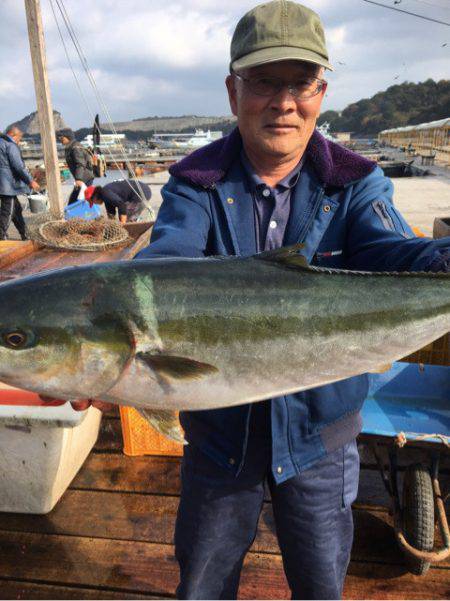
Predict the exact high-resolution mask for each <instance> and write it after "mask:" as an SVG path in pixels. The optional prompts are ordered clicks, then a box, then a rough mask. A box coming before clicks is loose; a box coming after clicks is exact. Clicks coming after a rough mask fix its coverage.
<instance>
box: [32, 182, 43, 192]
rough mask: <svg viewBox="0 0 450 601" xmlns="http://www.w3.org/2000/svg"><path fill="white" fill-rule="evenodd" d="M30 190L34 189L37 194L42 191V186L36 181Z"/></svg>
mask: <svg viewBox="0 0 450 601" xmlns="http://www.w3.org/2000/svg"><path fill="white" fill-rule="evenodd" d="M30 188H32V189H33V190H34V191H35V192H37V191H38V190H40V189H41V186H40V185H39V184H38V183H37V181H36V180H33V181H32V182H30Z"/></svg>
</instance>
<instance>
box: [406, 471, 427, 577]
mask: <svg viewBox="0 0 450 601" xmlns="http://www.w3.org/2000/svg"><path fill="white" fill-rule="evenodd" d="M403 532H404V535H405V538H406V540H407V541H408V543H409V544H410V545H412V546H413V547H415V548H416V549H418V550H420V551H432V550H433V545H434V496H433V485H432V482H431V475H430V472H429V471H428V469H427V468H426V467H424V466H423V465H422V464H420V463H417V464H415V465H410V466H408V468H407V469H406V472H405V478H404V480H403ZM405 559H406V565H407V566H408V570H409V571H410V572H411V573H412V574H416V575H417V576H421V575H422V574H425V573H426V572H427V571H428V568H429V567H430V562H429V561H424V560H423V559H416V558H415V557H410V556H409V555H406V556H405Z"/></svg>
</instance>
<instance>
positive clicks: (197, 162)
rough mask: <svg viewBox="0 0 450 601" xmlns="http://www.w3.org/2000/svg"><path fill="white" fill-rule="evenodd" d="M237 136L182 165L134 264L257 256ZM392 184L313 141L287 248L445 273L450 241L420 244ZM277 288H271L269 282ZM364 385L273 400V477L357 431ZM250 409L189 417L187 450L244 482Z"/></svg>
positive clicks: (284, 475) (365, 265)
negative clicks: (147, 260) (155, 259)
mask: <svg viewBox="0 0 450 601" xmlns="http://www.w3.org/2000/svg"><path fill="white" fill-rule="evenodd" d="M241 147H242V141H241V138H240V134H239V131H238V130H235V131H234V132H233V133H232V134H230V136H228V137H227V138H224V139H222V140H219V141H217V142H214V143H213V144H210V145H208V146H207V147H204V148H202V149H200V150H198V151H196V152H194V153H192V154H191V155H189V156H188V157H186V158H185V159H183V160H182V161H180V162H179V163H177V164H176V165H174V166H172V168H171V170H170V172H171V175H172V177H171V178H170V180H169V182H168V183H167V184H166V186H164V188H163V191H162V195H163V203H162V205H161V208H160V210H159V213H158V218H157V221H156V223H155V226H154V229H153V233H152V238H151V243H150V245H149V246H148V247H147V248H146V249H144V250H143V251H141V253H140V254H139V255H138V256H137V258H139V259H140V258H149V257H156V256H158V257H161V256H183V257H204V256H211V255H240V256H249V255H252V254H254V253H255V252H256V240H255V224H254V212H253V206H252V195H251V190H250V188H249V185H248V183H247V178H246V177H245V172H244V168H243V166H242V165H241V162H240V159H239V153H240V149H241ZM392 190H393V186H392V183H391V181H390V180H389V179H388V178H386V177H385V176H384V174H383V172H382V170H381V169H380V168H379V167H377V166H376V164H375V163H373V162H371V161H368V160H366V159H364V158H363V157H361V156H359V155H357V154H355V153H353V152H350V151H348V150H346V149H344V148H342V147H341V146H338V145H337V144H333V143H331V142H328V141H327V140H325V139H324V138H323V137H322V136H321V135H320V134H319V133H318V132H317V131H316V132H314V134H313V136H312V138H311V140H310V143H309V145H308V148H307V150H306V152H305V163H304V166H303V168H302V171H301V174H300V178H299V180H298V183H297V185H296V186H295V189H294V191H293V192H292V196H291V213H290V217H289V221H288V224H287V228H286V233H285V238H284V244H285V245H289V244H295V243H303V244H304V251H303V253H304V254H305V255H306V258H307V259H308V261H309V262H310V263H312V264H314V265H319V266H323V267H335V268H345V269H355V270H373V271H385V270H387V271H389V270H428V269H431V268H435V269H441V268H442V269H445V268H446V266H447V267H448V259H449V256H450V238H445V239H442V240H440V241H438V240H431V239H425V238H417V237H415V235H414V233H413V232H412V230H411V228H410V227H409V225H408V224H407V223H406V222H405V220H404V219H403V217H402V216H401V215H400V213H399V212H398V211H397V210H396V209H395V207H394V206H393V204H392ZM268 285H270V283H268ZM367 390H368V381H367V376H366V375H362V376H357V377H354V378H350V379H346V380H342V381H340V382H335V383H333V384H328V385H326V386H321V387H319V388H315V389H312V390H306V391H303V392H299V393H296V394H290V395H286V396H282V397H279V398H277V399H273V400H272V403H271V424H272V473H273V476H274V478H275V480H276V482H277V483H281V482H283V481H285V480H287V479H288V478H290V477H292V476H295V475H296V474H298V473H299V472H300V471H302V470H304V469H307V468H308V467H310V466H311V465H313V464H314V463H315V462H316V461H318V460H319V459H320V458H322V457H323V456H324V455H326V454H327V453H328V452H331V451H332V450H334V449H337V448H338V447H340V446H342V445H344V444H346V443H347V442H349V441H350V440H352V439H353V438H354V437H355V436H356V435H357V434H358V433H359V431H360V428H361V421H360V416H359V410H360V408H361V405H362V403H363V401H364V399H365V397H366V394H367ZM250 412H251V405H241V406H237V407H230V408H225V409H214V410H207V411H192V412H183V413H182V414H181V415H180V419H181V423H182V426H183V428H184V430H185V435H186V439H187V440H188V442H190V443H192V444H194V445H195V446H197V447H198V448H200V449H201V450H202V451H203V452H204V453H206V454H207V455H208V456H210V457H211V458H212V459H213V460H215V461H216V463H218V464H219V465H221V466H223V467H225V468H227V469H228V470H230V471H231V472H233V473H235V474H238V473H239V472H240V470H241V468H242V465H243V461H244V459H245V452H246V445H247V440H248V433H249V421H250Z"/></svg>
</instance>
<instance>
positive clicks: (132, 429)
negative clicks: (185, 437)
mask: <svg viewBox="0 0 450 601" xmlns="http://www.w3.org/2000/svg"><path fill="white" fill-rule="evenodd" d="M120 421H121V424H122V436H123V452H124V453H125V455H130V456H131V457H136V456H138V455H165V456H167V455H169V456H175V457H179V456H180V455H183V445H182V444H180V443H177V442H174V441H172V440H169V439H168V438H166V437H165V436H162V434H159V432H157V431H156V430H155V429H154V428H152V427H151V425H150V424H149V423H148V421H147V420H146V419H144V418H143V417H142V416H141V415H140V414H139V412H138V411H136V409H133V408H132V407H120Z"/></svg>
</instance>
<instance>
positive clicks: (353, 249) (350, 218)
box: [346, 167, 450, 271]
mask: <svg viewBox="0 0 450 601" xmlns="http://www.w3.org/2000/svg"><path fill="white" fill-rule="evenodd" d="M392 193H393V185H392V182H391V180H390V179H389V178H387V177H385V176H384V174H383V172H382V170H381V169H380V168H379V167H378V168H377V169H375V171H374V172H372V173H371V174H370V175H369V176H367V177H366V178H364V179H363V180H361V181H360V182H358V183H357V184H356V185H355V186H354V188H353V190H352V195H351V198H350V199H349V201H348V202H349V207H348V212H347V224H348V230H347V247H346V257H347V265H348V267H349V268H350V269H362V270H369V271H448V270H449V255H450V237H446V238H441V239H439V240H433V239H431V238H418V237H416V236H415V234H414V232H413V231H412V229H411V228H410V226H409V225H408V224H407V223H406V221H405V219H404V218H403V217H402V215H401V213H400V212H399V211H398V210H397V209H396V208H395V207H394V205H393V201H392Z"/></svg>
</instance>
